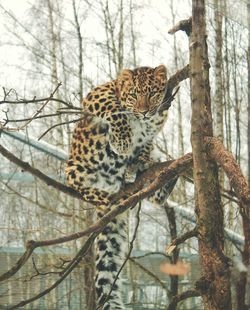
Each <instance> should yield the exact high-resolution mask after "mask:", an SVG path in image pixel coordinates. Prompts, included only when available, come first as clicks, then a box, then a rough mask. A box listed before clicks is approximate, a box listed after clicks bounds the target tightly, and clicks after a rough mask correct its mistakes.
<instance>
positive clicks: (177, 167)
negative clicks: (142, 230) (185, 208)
mask: <svg viewBox="0 0 250 310" xmlns="http://www.w3.org/2000/svg"><path fill="white" fill-rule="evenodd" d="M0 150H1V148H0ZM191 163H192V155H191V154H190V153H188V154H186V155H184V156H183V157H181V158H179V159H178V160H175V161H171V164H169V162H166V163H165V168H164V163H158V164H156V166H157V167H158V169H152V168H150V169H148V170H147V171H145V172H143V173H142V174H141V176H140V177H138V179H137V180H136V181H135V182H134V183H133V184H128V185H127V186H126V188H125V190H123V191H122V192H121V193H120V195H124V193H126V196H127V195H128V198H127V199H126V200H124V201H122V202H121V203H119V205H118V206H117V207H115V208H114V209H113V210H112V211H110V212H108V213H107V214H106V215H105V216H103V217H102V218H101V219H100V220H98V221H97V222H96V223H94V224H93V225H91V226H90V227H88V228H87V229H85V230H83V231H80V232H77V233H73V234H71V235H67V236H64V237H60V238H55V239H50V240H43V241H34V240H30V241H28V242H27V244H26V251H25V253H24V254H23V255H22V257H21V258H20V259H19V260H18V261H17V263H16V264H15V265H14V266H13V267H12V268H11V269H10V270H9V271H7V272H5V273H4V274H2V275H1V276H0V281H3V280H6V279H8V278H10V277H11V276H13V275H14V274H15V273H16V272H17V271H18V270H19V269H20V268H21V267H22V266H23V265H24V264H25V262H26V261H27V260H28V258H29V257H30V255H31V254H32V252H33V251H34V250H35V248H37V247H43V246H51V245H55V244H60V243H65V242H68V241H72V240H75V239H78V238H81V237H84V236H86V235H89V234H91V233H93V232H100V231H101V230H102V229H103V228H104V227H105V226H106V225H107V224H108V223H109V222H110V221H111V220H112V219H113V218H114V217H116V216H117V215H119V214H121V213H123V212H125V211H126V210H127V209H129V208H131V207H134V206H135V205H136V204H137V203H138V202H139V201H141V200H142V199H144V198H146V197H148V196H150V195H152V194H153V193H154V191H156V190H157V189H159V188H160V187H161V186H163V185H164V184H165V182H166V180H169V179H171V178H175V177H176V175H178V174H179V173H181V172H183V171H184V170H185V169H187V167H189V166H190V164H191ZM151 169H152V170H151ZM145 183H146V184H149V185H148V186H146V187H145V188H144V186H145ZM135 190H136V191H137V192H135ZM131 193H132V194H131ZM118 197H119V196H116V198H117V199H118ZM120 197H121V196H120Z"/></svg>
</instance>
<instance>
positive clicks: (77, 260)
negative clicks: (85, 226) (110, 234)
mask: <svg viewBox="0 0 250 310" xmlns="http://www.w3.org/2000/svg"><path fill="white" fill-rule="evenodd" d="M97 235H98V233H96V232H95V233H93V234H92V235H91V236H90V237H89V238H88V239H87V241H86V242H85V243H84V245H83V246H82V248H81V249H80V251H79V252H78V253H77V254H76V256H75V257H74V259H73V260H72V261H71V262H70V263H69V265H68V266H67V267H66V268H65V269H64V270H63V272H62V276H61V277H60V278H59V279H58V280H57V281H55V282H54V283H53V284H52V285H51V286H50V287H49V288H47V289H45V290H44V291H42V292H40V293H39V294H37V295H35V296H33V297H31V298H29V299H26V300H23V301H21V302H20V303H18V304H16V305H13V306H10V307H9V308H8V309H9V310H13V309H17V308H19V307H23V306H25V305H27V304H29V303H31V302H33V301H35V300H37V299H39V298H41V297H43V296H45V295H47V294H48V293H49V292H51V291H52V290H53V289H55V288H56V287H57V286H58V285H59V284H60V283H61V282H62V281H63V280H64V279H65V278H66V277H67V276H68V275H69V274H70V273H71V272H72V270H74V269H75V268H76V267H77V265H78V264H79V263H80V262H81V261H82V258H83V257H84V256H85V255H86V253H87V252H88V250H89V249H90V247H91V246H92V244H93V242H94V240H95V238H96V236H97Z"/></svg>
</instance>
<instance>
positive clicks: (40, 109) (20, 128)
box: [0, 83, 62, 131]
mask: <svg viewBox="0 0 250 310" xmlns="http://www.w3.org/2000/svg"><path fill="white" fill-rule="evenodd" d="M61 85H62V83H58V84H57V86H56V88H55V90H54V91H53V92H52V93H51V95H50V96H49V98H48V99H47V100H46V101H45V102H44V103H43V104H42V106H41V107H40V108H39V109H38V110H37V111H36V112H35V113H34V114H33V115H32V116H31V117H30V119H29V120H28V121H27V122H25V123H24V124H23V125H22V126H20V127H17V128H11V127H6V124H7V123H8V120H7V121H6V122H5V124H3V123H2V122H0V129H3V130H9V131H19V130H22V129H24V128H25V127H26V126H28V124H29V123H31V122H32V120H33V119H34V118H35V117H36V116H37V115H38V114H40V113H41V112H42V110H43V109H44V108H45V106H46V105H47V104H48V102H49V101H50V100H51V99H52V98H53V96H54V94H55V93H56V92H57V90H58V88H59V87H60V86H61Z"/></svg>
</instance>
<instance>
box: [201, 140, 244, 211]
mask: <svg viewBox="0 0 250 310" xmlns="http://www.w3.org/2000/svg"><path fill="white" fill-rule="evenodd" d="M205 143H206V144H207V154H208V155H209V156H210V157H211V158H212V159H214V160H215V161H216V162H217V163H218V164H220V165H221V167H222V168H223V170H224V171H225V173H226V174H227V176H228V179H229V182H230V185H231V186H232V188H233V189H234V191H235V194H236V196H237V198H238V200H239V201H240V202H242V204H243V205H244V206H245V212H246V213H249V208H250V189H249V187H248V184H247V181H246V179H245V177H244V175H243V173H242V171H241V169H240V167H239V165H238V164H237V162H236V160H235V159H234V157H233V155H232V154H231V153H230V152H229V151H228V150H227V149H226V148H225V147H224V145H223V143H222V142H221V141H220V140H219V139H217V138H215V137H205ZM247 209H248V211H247Z"/></svg>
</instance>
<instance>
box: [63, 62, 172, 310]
mask: <svg viewBox="0 0 250 310" xmlns="http://www.w3.org/2000/svg"><path fill="white" fill-rule="evenodd" d="M166 82H167V70H166V67H165V66H164V65H160V66H158V67H156V68H150V67H140V68H137V69H134V70H128V69H124V70H123V71H122V72H121V74H120V75H119V76H118V78H117V79H115V80H113V81H111V82H108V83H106V84H103V85H101V86H98V87H96V88H94V89H93V90H92V91H91V92H90V93H89V94H88V95H87V97H86V99H84V100H83V109H84V110H85V111H88V112H90V115H89V116H86V117H85V118H84V119H83V120H81V121H79V123H78V124H77V125H76V127H75V129H74V133H73V138H72V144H71V153H70V157H69V160H68V162H67V167H66V175H67V181H68V183H69V185H70V186H72V187H73V188H74V189H75V190H77V191H78V192H80V193H81V195H82V196H83V198H84V200H87V201H89V202H97V203H99V206H98V208H97V215H98V217H102V216H103V214H104V213H105V212H107V211H108V210H110V209H111V208H112V207H113V206H112V205H111V203H110V197H111V195H112V194H114V193H117V192H118V191H119V189H120V188H121V186H122V185H123V184H124V182H131V181H133V180H134V179H135V176H136V174H137V172H138V170H143V169H145V168H146V167H147V166H148V165H149V164H150V163H151V162H152V159H151V151H152V148H153V140H154V138H155V136H156V135H157V134H158V133H159V131H160V130H161V129H162V127H163V125H164V122H165V120H166V116H167V112H166V111H165V112H159V107H160V105H161V103H162V100H163V97H164V94H165V88H166ZM158 195H159V196H158V200H159V202H162V201H163V198H164V197H163V196H162V194H158ZM125 223H126V221H125V219H124V217H123V216H119V217H117V218H115V219H114V220H113V221H112V222H111V223H110V224H108V225H107V226H106V227H105V229H104V230H103V231H102V233H101V234H100V235H99V237H98V240H97V257H96V295H97V300H98V305H103V307H102V309H104V310H108V309H124V306H123V304H122V297H121V291H120V289H119V286H120V280H119V279H118V280H117V281H116V283H115V285H113V288H112V292H111V294H110V295H109V293H110V289H111V287H112V284H113V281H114V279H115V277H116V274H117V272H118V270H119V268H120V266H121V264H122V262H123V260H124V256H125V252H126V251H125V250H126V249H125V245H126V241H125V240H126V224H125ZM108 295H109V298H108V300H107V296H108ZM104 302H105V303H104ZM103 303H104V304H103Z"/></svg>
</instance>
